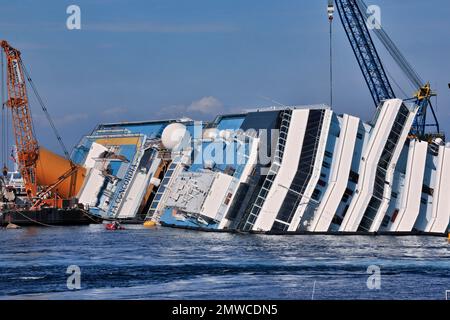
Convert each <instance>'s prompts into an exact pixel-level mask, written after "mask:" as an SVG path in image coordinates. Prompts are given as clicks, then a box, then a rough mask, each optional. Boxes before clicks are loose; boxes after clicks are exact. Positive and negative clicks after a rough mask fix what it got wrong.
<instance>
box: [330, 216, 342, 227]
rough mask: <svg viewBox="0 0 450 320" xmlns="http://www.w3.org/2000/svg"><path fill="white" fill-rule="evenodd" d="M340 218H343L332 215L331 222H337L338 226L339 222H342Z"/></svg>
mask: <svg viewBox="0 0 450 320" xmlns="http://www.w3.org/2000/svg"><path fill="white" fill-rule="evenodd" d="M342 220H343V219H342V218H341V217H339V216H334V218H333V221H332V223H334V224H337V225H338V226H340V225H341V223H342Z"/></svg>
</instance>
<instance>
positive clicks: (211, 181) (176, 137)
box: [72, 99, 450, 234]
mask: <svg viewBox="0 0 450 320" xmlns="http://www.w3.org/2000/svg"><path fill="white" fill-rule="evenodd" d="M416 113H417V106H416V105H414V104H409V103H407V102H406V101H402V100H399V99H391V100H386V101H384V102H383V103H382V104H380V106H379V107H378V108H377V111H376V114H375V116H374V118H373V119H372V120H371V121H369V122H364V121H362V120H361V119H359V118H357V117H355V116H351V115H348V114H343V115H339V114H336V113H335V112H333V110H331V109H330V108H329V107H328V106H326V105H316V106H292V107H270V108H263V109H257V110H249V111H246V112H242V113H239V114H230V115H220V116H217V118H216V119H214V121H212V122H200V121H194V120H191V119H171V120H165V121H143V122H131V123H112V124H101V125H99V126H98V127H97V128H96V129H95V130H94V131H93V132H92V134H90V135H89V136H86V137H83V139H82V140H81V141H80V143H79V144H78V145H77V146H76V148H75V149H74V151H73V154H72V159H73V160H74V161H75V162H76V163H78V164H81V165H83V166H85V167H86V168H87V174H86V179H85V181H84V185H83V187H82V188H81V190H80V192H79V195H78V198H79V203H81V204H83V205H84V206H85V208H86V209H87V210H89V212H90V213H91V214H93V215H96V216H100V217H102V218H104V219H118V220H120V221H129V222H140V223H142V222H144V221H154V222H156V223H160V224H162V225H165V226H175V227H185V228H198V229H201V230H205V229H208V230H239V231H244V232H245V231H248V232H273V233H285V232H321V233H327V232H333V233H336V232H337V233H339V232H342V233H376V232H378V233H381V232H386V233H391V232H392V233H395V232H398V233H437V234H444V233H445V232H447V230H448V228H449V221H450V197H449V196H448V195H449V191H448V190H450V144H449V143H447V144H445V141H444V137H443V136H440V135H430V136H428V137H420V138H419V137H416V136H414V135H413V134H411V126H412V124H413V121H414V118H415V115H416Z"/></svg>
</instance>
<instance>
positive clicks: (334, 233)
mask: <svg viewBox="0 0 450 320" xmlns="http://www.w3.org/2000/svg"><path fill="white" fill-rule="evenodd" d="M160 223H161V226H163V227H169V228H175V229H185V230H195V231H203V232H216V233H220V232H222V233H238V234H265V235H280V236H281V235H284V236H285V235H316V236H317V235H324V236H396V237H399V236H431V237H447V234H446V233H438V232H423V231H410V232H398V231H396V232H392V231H378V232H365V231H355V232H344V231H326V232H317V231H314V232H312V231H241V230H236V229H211V228H201V227H191V226H179V225H176V224H168V223H164V222H160Z"/></svg>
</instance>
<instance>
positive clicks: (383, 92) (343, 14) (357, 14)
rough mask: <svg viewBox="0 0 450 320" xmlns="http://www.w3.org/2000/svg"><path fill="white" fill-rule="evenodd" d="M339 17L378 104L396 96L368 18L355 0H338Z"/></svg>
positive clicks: (374, 99)
mask: <svg viewBox="0 0 450 320" xmlns="http://www.w3.org/2000/svg"><path fill="white" fill-rule="evenodd" d="M336 5H337V9H338V12H339V17H340V18H341V21H342V25H343V26H344V29H345V33H346V34H347V37H348V40H349V41H350V44H351V46H352V49H353V52H354V54H355V56H356V59H357V60H358V64H359V67H360V68H361V71H362V73H363V75H364V79H365V80H366V83H367V86H368V87H369V90H370V93H371V95H372V98H373V101H374V103H375V105H376V106H378V105H379V103H380V102H381V101H383V100H386V99H392V98H395V94H394V90H392V87H391V84H390V83H389V80H388V77H387V75H386V72H385V70H384V67H383V64H382V63H381V60H380V57H379V56H378V53H377V50H376V48H375V45H374V43H373V41H372V38H371V36H370V34H369V30H368V28H367V25H366V19H365V18H364V15H363V14H362V12H361V10H360V8H359V6H358V4H357V3H356V1H355V0H336Z"/></svg>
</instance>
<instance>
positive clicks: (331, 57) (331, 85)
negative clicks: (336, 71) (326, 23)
mask: <svg viewBox="0 0 450 320" xmlns="http://www.w3.org/2000/svg"><path fill="white" fill-rule="evenodd" d="M330 107H333V19H330Z"/></svg>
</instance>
